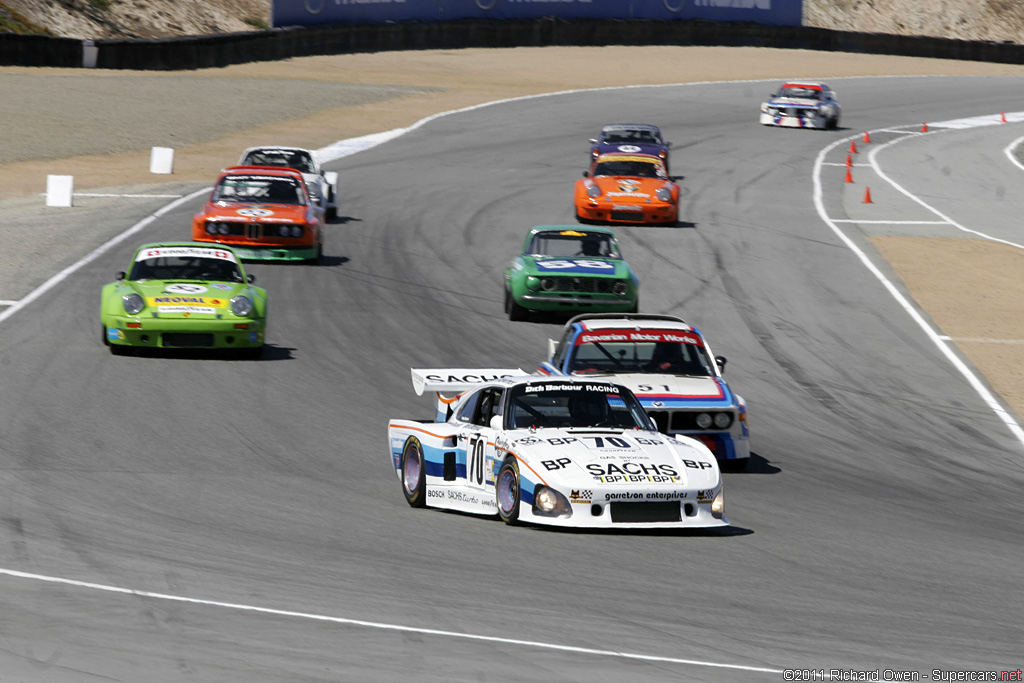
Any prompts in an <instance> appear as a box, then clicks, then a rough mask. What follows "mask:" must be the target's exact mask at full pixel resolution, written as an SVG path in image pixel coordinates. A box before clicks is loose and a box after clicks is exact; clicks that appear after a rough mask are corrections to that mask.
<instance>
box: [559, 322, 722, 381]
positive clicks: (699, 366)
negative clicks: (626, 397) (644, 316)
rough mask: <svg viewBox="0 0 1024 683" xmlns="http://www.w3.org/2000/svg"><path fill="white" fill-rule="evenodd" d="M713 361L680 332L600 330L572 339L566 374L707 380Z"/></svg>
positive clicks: (695, 339)
mask: <svg viewBox="0 0 1024 683" xmlns="http://www.w3.org/2000/svg"><path fill="white" fill-rule="evenodd" d="M713 368H714V361H713V360H712V359H711V357H710V355H709V354H708V351H707V349H706V348H705V347H704V344H703V342H702V341H701V339H700V337H698V336H697V335H696V334H694V333H692V332H685V331H683V330H647V329H644V330H636V329H622V330H601V331H598V332H584V333H582V334H580V335H579V336H578V337H576V343H575V346H574V348H573V352H572V358H571V360H570V363H569V372H571V373H574V374H595V373H604V372H608V373H624V372H637V373H645V374H659V375H686V376H691V377H709V376H713V375H714V374H715V371H714V369H713Z"/></svg>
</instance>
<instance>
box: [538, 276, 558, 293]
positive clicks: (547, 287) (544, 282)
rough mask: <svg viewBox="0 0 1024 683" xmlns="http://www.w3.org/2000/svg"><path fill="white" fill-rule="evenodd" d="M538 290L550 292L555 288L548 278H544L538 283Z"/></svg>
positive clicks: (553, 282) (552, 281)
mask: <svg viewBox="0 0 1024 683" xmlns="http://www.w3.org/2000/svg"><path fill="white" fill-rule="evenodd" d="M540 288H541V289H543V290H544V291H545V292H550V291H551V290H552V289H554V288H555V281H554V280H552V279H551V278H549V277H546V278H544V279H543V280H541V281H540Z"/></svg>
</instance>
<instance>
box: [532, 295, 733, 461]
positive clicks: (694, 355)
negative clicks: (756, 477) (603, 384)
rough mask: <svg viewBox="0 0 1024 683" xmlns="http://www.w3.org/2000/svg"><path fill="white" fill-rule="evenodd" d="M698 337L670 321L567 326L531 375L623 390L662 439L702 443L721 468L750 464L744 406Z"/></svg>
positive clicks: (641, 317) (580, 321) (616, 319)
mask: <svg viewBox="0 0 1024 683" xmlns="http://www.w3.org/2000/svg"><path fill="white" fill-rule="evenodd" d="M724 367H725V358H724V357H722V356H714V355H712V353H711V349H710V348H709V347H708V344H707V341H706V340H705V339H704V335H703V334H701V331H700V330H699V329H697V328H696V327H693V326H692V325H688V324H687V323H686V322H684V321H683V320H680V319H679V318H676V317H674V316H668V315H647V314H643V313H639V314H628V313H619V314H616V313H607V314H599V313H592V314H586V315H578V316H576V317H575V318H572V319H571V320H569V322H567V323H566V324H565V327H564V328H563V329H562V336H561V337H560V338H559V339H557V340H550V341H549V344H548V360H546V361H544V362H543V363H541V365H540V367H538V368H537V371H538V372H540V373H541V374H543V375H547V376H549V377H560V376H561V377H587V378H595V379H596V378H601V379H606V380H608V381H609V382H617V383H619V384H624V385H625V386H627V387H629V388H630V389H631V390H632V391H633V393H634V394H636V397H637V398H638V399H639V400H640V403H641V404H642V405H643V407H644V410H646V411H647V414H648V415H650V417H651V419H653V420H654V422H655V424H656V425H657V426H658V429H659V430H660V431H662V432H664V433H665V434H673V435H686V436H689V437H692V438H694V439H698V440H700V441H701V442H703V443H704V445H706V446H707V447H708V448H709V449H711V451H712V452H713V453H714V454H715V456H716V457H717V458H718V460H719V462H720V463H721V464H722V465H723V466H726V465H727V466H728V467H730V468H732V469H738V470H741V469H744V468H746V466H747V464H748V463H749V462H750V433H749V431H748V429H747V404H746V403H745V402H744V400H743V398H742V397H741V396H739V395H737V394H734V393H733V391H732V389H731V388H730V387H729V383H728V382H726V381H725V377H723V376H722V369H723V368H724Z"/></svg>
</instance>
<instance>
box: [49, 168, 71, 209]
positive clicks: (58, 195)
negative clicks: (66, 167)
mask: <svg viewBox="0 0 1024 683" xmlns="http://www.w3.org/2000/svg"><path fill="white" fill-rule="evenodd" d="M74 185H75V177H74V176H70V175H48V176H46V205H47V206H71V195H72V193H73V191H74Z"/></svg>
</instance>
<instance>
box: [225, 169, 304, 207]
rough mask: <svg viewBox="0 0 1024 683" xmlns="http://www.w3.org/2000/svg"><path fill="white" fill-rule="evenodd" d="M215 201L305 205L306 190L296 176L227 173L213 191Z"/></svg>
mask: <svg viewBox="0 0 1024 683" xmlns="http://www.w3.org/2000/svg"><path fill="white" fill-rule="evenodd" d="M213 201H215V202H253V203H257V202H258V203H261V204H294V205H299V206H305V205H306V192H305V190H304V189H303V187H302V185H301V184H300V183H299V181H298V176H296V177H295V178H291V177H288V176H272V175H256V174H249V173H246V174H238V175H228V176H224V178H223V179H222V180H221V181H220V183H219V184H218V185H217V187H216V188H215V189H214V191H213Z"/></svg>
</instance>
